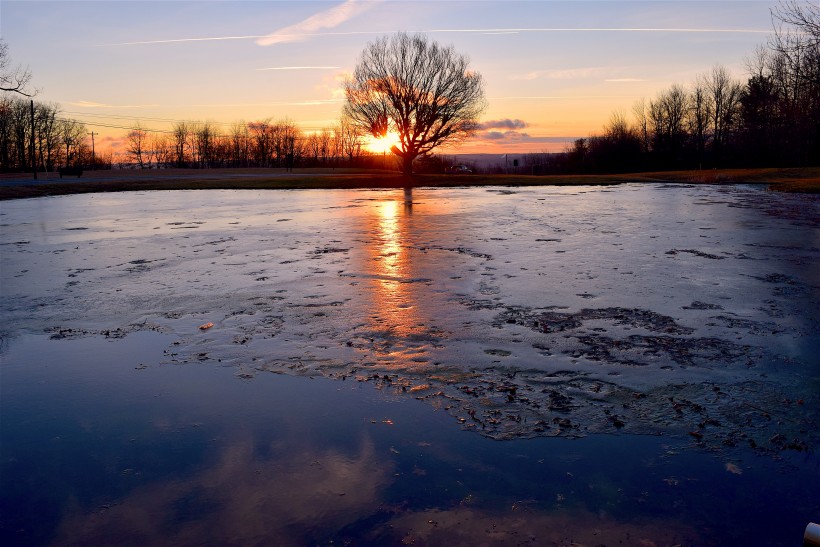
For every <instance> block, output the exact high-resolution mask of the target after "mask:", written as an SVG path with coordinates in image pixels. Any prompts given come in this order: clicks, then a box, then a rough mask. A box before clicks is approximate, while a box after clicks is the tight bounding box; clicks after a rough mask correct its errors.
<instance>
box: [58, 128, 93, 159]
mask: <svg viewBox="0 0 820 547" xmlns="http://www.w3.org/2000/svg"><path fill="white" fill-rule="evenodd" d="M87 132H88V131H87V130H86V128H85V125H83V124H82V123H80V122H78V121H77V120H70V119H63V120H61V121H60V137H61V139H62V141H63V144H64V145H65V165H66V167H69V166H71V163H72V161H73V162H74V163H76V162H77V161H78V158H79V148H80V144H82V142H83V139H84V138H85V135H86V133H87ZM72 148H73V149H74V152H72V151H71V150H72Z"/></svg>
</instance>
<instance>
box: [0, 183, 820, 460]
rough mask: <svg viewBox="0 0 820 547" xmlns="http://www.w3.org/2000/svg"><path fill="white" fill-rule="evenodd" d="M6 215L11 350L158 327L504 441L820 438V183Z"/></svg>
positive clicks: (66, 203)
mask: <svg viewBox="0 0 820 547" xmlns="http://www.w3.org/2000/svg"><path fill="white" fill-rule="evenodd" d="M1 214H2V216H0V224H2V241H1V242H0V243H1V244H2V245H1V246H0V252H2V272H1V273H0V275H2V286H3V290H2V298H1V299H0V303H1V304H2V313H3V318H4V321H3V323H2V327H0V329H2V331H0V333H1V334H2V340H3V346H4V347H5V346H7V345H9V344H14V343H15V338H16V337H17V336H18V335H21V334H24V333H43V332H45V333H48V335H49V336H50V337H51V338H52V339H74V338H78V337H88V336H97V337H108V338H117V337H125V336H129V335H131V333H134V332H139V331H157V332H160V333H164V334H166V335H169V337H168V340H169V342H168V345H167V347H166V348H164V349H163V351H162V354H161V358H160V359H158V360H157V361H156V362H150V363H144V366H145V367H156V366H161V365H168V364H177V365H190V364H200V365H201V364H210V365H214V366H230V367H234V369H235V375H236V376H237V377H239V378H241V379H247V380H252V379H253V378H254V377H256V376H258V375H260V374H265V373H270V372H273V373H285V374H290V375H306V376H325V377H328V378H335V379H338V380H346V381H348V382H350V381H360V382H369V383H372V384H375V385H377V386H378V387H379V388H381V389H383V390H390V391H392V392H395V393H397V394H399V395H400V396H402V397H408V398H416V399H420V400H423V401H425V402H427V403H428V404H430V405H433V406H435V407H436V408H441V409H445V410H446V411H447V412H448V413H449V414H451V415H452V416H453V417H454V420H455V421H457V422H458V423H460V424H461V425H460V426H461V427H463V428H467V429H472V430H475V431H477V432H478V433H480V434H481V435H484V436H487V437H491V438H496V439H510V438H518V437H534V436H570V437H578V436H585V435H588V434H590V433H644V434H666V435H674V436H678V437H679V438H682V439H688V440H690V441H691V442H693V443H695V444H697V445H700V446H702V447H705V448H708V449H715V450H718V449H719V450H724V451H731V450H733V449H735V448H737V447H742V448H744V449H745V448H749V447H751V448H753V449H755V450H758V451H762V452H767V453H771V454H779V453H782V452H784V451H804V450H809V449H815V448H816V444H817V440H818V408H820V404H819V403H820V395H819V394H820V382H819V381H818V371H817V357H816V356H817V355H818V351H820V343H819V342H818V324H820V322H819V321H818V314H819V313H820V311H818V302H820V298H818V295H820V286H819V285H820V281H818V280H820V266H818V265H819V264H820V230H819V229H818V219H820V200H818V198H817V197H815V196H806V195H801V196H794V195H782V194H776V193H767V192H765V191H763V190H761V189H756V188H746V187H728V186H727V187H706V186H697V187H695V186H691V187H690V186H664V185H625V186H620V187H616V188H586V187H575V188H533V189H518V190H515V191H509V190H506V189H505V190H501V189H489V190H488V189H446V190H445V189H436V190H431V189H416V190H413V191H412V194H411V195H407V194H404V193H402V192H401V191H398V192H393V191H328V190H321V191H292V192H284V191H283V192H252V191H241V192H231V191H209V192H156V193H123V194H110V195H106V194H98V195H86V196H70V197H60V198H47V199H36V200H20V201H11V202H5V203H3V205H2V213H1ZM207 323H213V326H212V327H210V328H208V329H204V330H203V329H200V328H199V327H200V326H201V325H204V324H207Z"/></svg>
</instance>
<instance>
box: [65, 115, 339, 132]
mask: <svg viewBox="0 0 820 547" xmlns="http://www.w3.org/2000/svg"><path fill="white" fill-rule="evenodd" d="M62 113H64V114H75V115H78V116H83V117H92V118H101V119H114V120H133V121H137V122H139V121H152V122H165V123H189V124H194V125H200V124H209V125H221V126H226V127H234V126H236V125H238V124H239V123H240V122H239V121H236V122H217V121H202V120H184V119H176V118H155V117H150V116H124V115H122V114H95V113H91V112H74V111H69V110H63V111H62ZM84 123H85V122H84ZM248 123H253V121H251V122H244V124H242V125H247V124H248ZM294 123H297V122H294ZM87 125H92V123H91V122H89V123H88V124H87ZM297 125H299V124H298V123H297ZM101 126H102V127H109V126H108V125H101ZM110 127H113V128H115V129H136V128H134V127H127V128H126V127H117V126H113V125H112V126H110ZM300 127H302V129H303V130H307V131H316V130H321V129H330V127H326V126H322V127H318V126H300ZM156 131H161V130H156Z"/></svg>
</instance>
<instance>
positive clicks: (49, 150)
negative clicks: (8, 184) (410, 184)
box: [0, 94, 394, 172]
mask: <svg viewBox="0 0 820 547" xmlns="http://www.w3.org/2000/svg"><path fill="white" fill-rule="evenodd" d="M31 111H32V102H31V101H30V100H29V99H23V98H20V97H18V96H14V95H11V94H4V95H3V96H0V170H1V171H6V172H8V171H30V170H31V169H32V148H31V142H32V141H31V134H32V127H33V130H34V152H35V153H36V165H37V170H38V171H55V170H56V169H58V168H59V167H69V166H71V167H74V166H83V167H86V168H88V167H92V166H94V167H96V168H98V169H105V168H111V167H126V166H127V167H136V168H144V169H148V168H167V167H188V168H191V167H193V168H218V167H285V168H287V167H338V166H372V167H392V166H393V165H394V164H393V162H392V161H390V162H388V161H386V158H384V157H383V156H378V157H376V156H374V155H373V154H369V153H368V152H367V151H366V150H365V148H364V141H363V138H362V136H361V135H358V134H356V132H355V131H354V130H353V128H352V127H351V126H349V125H348V124H346V123H344V122H340V123H339V124H338V125H337V126H336V127H333V128H330V129H324V130H322V131H319V132H316V133H310V134H306V133H305V132H303V131H302V130H300V129H299V128H298V127H297V126H296V124H295V123H293V122H291V121H287V120H282V121H271V120H263V121H255V122H247V123H246V122H236V123H234V124H233V125H232V126H231V127H230V129H229V130H228V131H224V130H222V129H221V124H216V123H212V122H187V121H181V122H177V123H175V124H174V125H173V127H172V128H171V129H170V130H168V131H153V130H147V129H143V128H142V127H141V126H140V124H139V123H137V124H135V125H134V127H133V129H131V130H130V131H129V132H128V133H127V135H126V136H125V139H124V141H123V142H122V143H120V145H121V146H120V147H119V149H118V150H117V151H114V150H112V149H111V148H106V149H105V151H103V152H102V153H100V152H98V151H96V150H95V149H94V144H93V140H92V139H91V138H90V132H89V130H88V129H87V128H86V126H85V124H83V123H81V122H79V121H77V120H73V119H70V118H66V117H63V116H61V114H60V107H59V105H55V104H43V103H38V102H37V101H34V102H33V111H34V115H33V119H34V123H33V126H32V114H31Z"/></svg>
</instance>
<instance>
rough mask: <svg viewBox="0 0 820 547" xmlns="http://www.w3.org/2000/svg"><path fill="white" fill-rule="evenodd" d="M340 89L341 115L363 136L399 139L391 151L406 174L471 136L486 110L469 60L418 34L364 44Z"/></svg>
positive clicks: (481, 86)
mask: <svg viewBox="0 0 820 547" xmlns="http://www.w3.org/2000/svg"><path fill="white" fill-rule="evenodd" d="M344 89H345V95H346V97H347V102H346V104H345V108H344V115H345V116H346V117H348V118H349V119H350V120H351V122H352V123H353V124H354V125H355V126H357V127H359V128H360V129H361V131H362V132H363V133H369V134H371V135H373V136H375V137H381V136H384V135H385V134H387V133H389V132H393V133H395V134H396V135H398V138H399V141H400V142H399V144H398V145H397V146H394V147H393V149H392V152H393V153H394V154H396V155H397V156H399V158H401V164H402V172H403V173H404V174H405V175H410V174H412V171H413V160H414V159H416V158H417V157H419V156H421V155H424V154H427V153H429V152H431V151H432V150H433V149H434V148H436V147H437V146H440V145H442V144H445V143H453V142H457V141H459V140H462V139H464V138H466V137H468V136H470V135H472V134H474V133H475V131H476V129H477V127H478V117H479V116H480V115H481V113H482V112H483V110H484V108H485V106H486V101H485V99H484V82H483V80H482V78H481V75H480V74H478V73H477V72H474V71H472V70H470V69H469V61H468V59H467V58H466V57H464V56H463V55H459V54H457V53H456V52H455V50H454V49H453V48H452V46H448V47H442V46H440V45H438V44H437V43H436V42H431V41H429V40H428V39H427V38H426V37H425V36H423V35H420V34H416V35H412V36H411V35H408V34H405V33H398V34H395V35H393V36H391V37H382V38H380V39H378V40H376V41H375V42H372V43H370V44H368V45H367V47H366V48H365V50H364V51H363V52H362V55H361V58H360V59H359V63H358V64H357V65H356V69H355V70H354V72H353V76H352V77H351V78H350V79H349V80H348V81H347V82H345V84H344Z"/></svg>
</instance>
